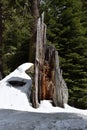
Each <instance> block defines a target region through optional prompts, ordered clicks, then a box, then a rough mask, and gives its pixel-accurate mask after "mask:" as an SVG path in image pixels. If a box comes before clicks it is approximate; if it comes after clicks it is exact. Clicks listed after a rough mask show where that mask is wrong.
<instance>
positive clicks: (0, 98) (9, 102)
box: [0, 63, 87, 115]
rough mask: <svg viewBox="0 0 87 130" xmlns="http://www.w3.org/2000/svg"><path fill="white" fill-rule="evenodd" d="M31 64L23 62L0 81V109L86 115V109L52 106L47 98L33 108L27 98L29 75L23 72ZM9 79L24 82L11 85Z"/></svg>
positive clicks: (29, 82)
mask: <svg viewBox="0 0 87 130" xmlns="http://www.w3.org/2000/svg"><path fill="white" fill-rule="evenodd" d="M32 65H33V64H32V63H24V64H22V65H20V66H19V67H18V68H17V69H16V70H14V71H13V72H12V73H10V74H9V75H8V76H6V77H5V78H4V79H3V80H1V81H0V109H13V110H21V111H29V112H40V113H56V112H66V113H80V114H83V115H87V110H80V109H77V108H74V107H71V106H69V105H68V104H65V108H60V107H53V106H52V104H51V101H48V100H44V101H41V103H40V106H39V108H37V109H34V108H33V107H32V106H31V103H30V102H29V98H28V97H29V95H30V92H31V85H32V80H31V77H29V76H28V75H27V74H26V73H25V71H26V70H27V69H28V68H30V67H31V66H32ZM11 80H17V81H24V82H26V84H25V85H24V86H22V87H20V86H19V87H13V86H11V85H10V84H9V83H8V81H11Z"/></svg>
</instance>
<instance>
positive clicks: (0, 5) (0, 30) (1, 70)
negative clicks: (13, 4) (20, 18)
mask: <svg viewBox="0 0 87 130" xmlns="http://www.w3.org/2000/svg"><path fill="white" fill-rule="evenodd" d="M2 75H3V61H2V3H1V2H0V79H2Z"/></svg>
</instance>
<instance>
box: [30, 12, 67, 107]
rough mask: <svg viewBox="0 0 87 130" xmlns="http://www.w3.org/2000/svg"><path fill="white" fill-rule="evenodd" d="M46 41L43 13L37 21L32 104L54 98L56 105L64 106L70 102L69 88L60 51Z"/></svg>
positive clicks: (35, 104) (37, 104)
mask: <svg viewBox="0 0 87 130" xmlns="http://www.w3.org/2000/svg"><path fill="white" fill-rule="evenodd" d="M46 42H47V40H46V25H45V24H44V13H43V14H42V16H41V18H39V19H38V23H37V41H36V57H35V79H34V85H33V97H32V98H33V100H32V104H33V106H34V107H35V108H37V107H38V106H39V103H40V101H41V100H52V102H53V104H54V105H55V106H60V107H64V103H67V102H68V88H67V86H66V83H65V81H64V79H63V77H62V71H61V70H60V67H59V57H58V52H57V51H56V49H55V47H54V46H52V45H47V44H46Z"/></svg>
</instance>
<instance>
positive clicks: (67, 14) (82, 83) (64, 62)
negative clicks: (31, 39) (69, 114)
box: [43, 0, 87, 108]
mask: <svg viewBox="0 0 87 130" xmlns="http://www.w3.org/2000/svg"><path fill="white" fill-rule="evenodd" d="M43 4H44V6H43V10H45V11H46V12H45V13H46V23H47V25H48V31H47V32H48V33H47V37H48V40H49V41H48V42H49V43H51V44H54V45H55V46H56V48H57V49H58V51H59V56H60V60H61V64H60V65H61V68H62V69H63V74H64V78H65V81H66V83H67V86H68V88H69V104H71V105H73V106H76V107H79V108H87V96H86V95H87V67H86V66H87V65H86V63H87V62H86V61H87V58H86V57H87V37H86V34H87V31H86V28H85V26H84V22H85V24H86V23H87V22H86V21H84V16H85V15H84V12H83V11H82V9H83V3H82V1H80V0H79V1H76V0H62V1H60V0H58V1H53V0H51V1H49V0H47V1H45V2H44V3H43Z"/></svg>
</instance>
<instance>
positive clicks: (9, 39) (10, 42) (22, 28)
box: [3, 0, 32, 74]
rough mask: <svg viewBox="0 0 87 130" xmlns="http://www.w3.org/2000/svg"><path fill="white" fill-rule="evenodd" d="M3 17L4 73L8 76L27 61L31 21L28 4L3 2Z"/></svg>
mask: <svg viewBox="0 0 87 130" xmlns="http://www.w3.org/2000/svg"><path fill="white" fill-rule="evenodd" d="M3 17H4V32H3V43H4V72H5V74H8V73H9V72H10V71H12V70H13V69H15V68H16V67H17V66H18V65H20V64H22V63H24V62H27V61H28V56H29V54H28V53H29V41H30V37H31V21H32V17H31V14H30V2H29V1H28V0H20V1H12V0H10V1H3Z"/></svg>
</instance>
